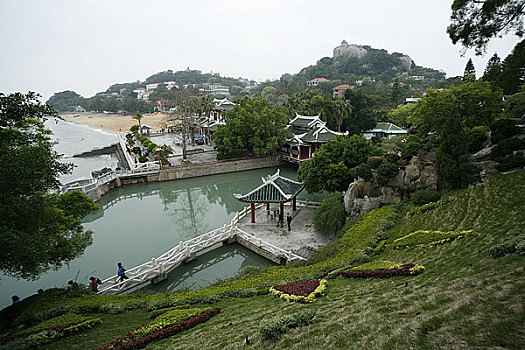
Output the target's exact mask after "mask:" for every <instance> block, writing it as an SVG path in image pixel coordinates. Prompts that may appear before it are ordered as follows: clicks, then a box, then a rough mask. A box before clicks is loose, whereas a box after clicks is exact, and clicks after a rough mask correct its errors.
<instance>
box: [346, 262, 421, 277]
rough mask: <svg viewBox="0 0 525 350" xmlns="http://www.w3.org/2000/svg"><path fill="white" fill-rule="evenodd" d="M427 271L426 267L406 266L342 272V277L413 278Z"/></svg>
mask: <svg viewBox="0 0 525 350" xmlns="http://www.w3.org/2000/svg"><path fill="white" fill-rule="evenodd" d="M424 270H425V267H424V266H421V265H416V264H412V263H410V264H404V265H401V267H399V268H394V269H389V270H365V271H359V270H348V271H342V272H341V276H343V277H347V278H374V277H378V278H389V277H394V276H411V275H418V274H420V273H421V272H423V271H424Z"/></svg>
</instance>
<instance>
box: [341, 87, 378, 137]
mask: <svg viewBox="0 0 525 350" xmlns="http://www.w3.org/2000/svg"><path fill="white" fill-rule="evenodd" d="M345 99H346V100H347V101H348V102H350V105H351V106H352V110H351V111H350V115H349V116H348V118H346V119H344V120H343V124H342V127H341V129H342V130H343V131H348V132H349V133H350V135H354V134H360V133H361V132H363V131H365V130H368V129H372V128H373V127H374V126H375V125H376V120H375V118H374V109H373V102H372V101H371V99H370V98H369V97H368V96H367V95H366V94H365V93H363V92H361V91H360V90H358V91H353V90H351V89H348V90H346V91H345Z"/></svg>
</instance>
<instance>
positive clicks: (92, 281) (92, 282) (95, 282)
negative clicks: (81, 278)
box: [68, 262, 129, 293]
mask: <svg viewBox="0 0 525 350" xmlns="http://www.w3.org/2000/svg"><path fill="white" fill-rule="evenodd" d="M117 267H118V270H117V275H118V282H122V281H124V280H127V279H128V278H129V277H128V276H126V268H125V267H124V265H122V263H120V262H119V263H118V264H117ZM102 283H103V282H102V281H101V280H100V278H98V277H95V276H91V277H89V286H90V287H91V290H92V291H93V293H98V286H100V285H101V284H102ZM68 284H69V285H70V286H71V287H72V288H75V287H78V283H77V282H74V281H73V280H70V281H69V282H68Z"/></svg>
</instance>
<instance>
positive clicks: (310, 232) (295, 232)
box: [239, 205, 328, 257]
mask: <svg viewBox="0 0 525 350" xmlns="http://www.w3.org/2000/svg"><path fill="white" fill-rule="evenodd" d="M265 208H266V206H263V207H262V208H260V209H257V210H256V211H255V224H252V223H250V217H251V216H250V213H248V215H246V216H245V217H244V218H242V219H241V220H240V221H239V228H241V229H242V230H244V231H246V232H247V233H249V234H252V235H254V236H256V237H258V238H260V239H262V240H263V241H266V242H268V243H271V244H273V245H275V246H277V247H279V248H282V249H284V250H291V251H292V252H293V253H295V254H298V255H300V256H303V257H308V255H309V254H310V253H311V252H312V251H314V250H317V249H319V248H320V247H322V246H323V245H325V244H326V243H327V242H328V239H326V238H325V236H323V235H322V234H320V233H319V232H317V231H316V230H315V228H314V225H313V215H314V210H315V209H314V208H305V207H299V206H298V207H297V211H296V212H295V213H294V214H292V216H293V220H292V224H291V230H290V231H288V228H287V225H286V214H287V213H292V207H291V206H287V205H285V206H284V225H283V228H281V227H277V218H274V217H273V215H272V212H273V209H275V210H278V205H273V206H270V214H268V213H267V212H266V209H265Z"/></svg>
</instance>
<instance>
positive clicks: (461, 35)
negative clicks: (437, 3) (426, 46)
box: [447, 0, 525, 55]
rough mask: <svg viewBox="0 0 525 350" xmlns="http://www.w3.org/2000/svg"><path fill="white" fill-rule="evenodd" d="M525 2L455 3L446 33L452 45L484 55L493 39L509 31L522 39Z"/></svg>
mask: <svg viewBox="0 0 525 350" xmlns="http://www.w3.org/2000/svg"><path fill="white" fill-rule="evenodd" d="M524 14H525V2H523V0H454V2H453V3H452V15H451V16H450V20H451V23H450V25H449V26H448V27H447V33H448V35H449V37H450V39H451V40H452V43H454V44H457V43H460V44H461V45H462V46H463V47H464V48H465V49H471V48H474V49H475V52H476V54H477V55H481V54H483V53H485V49H486V47H487V44H488V42H489V41H490V39H492V38H494V37H497V36H499V35H501V34H505V33H507V32H512V33H513V34H515V35H517V36H519V37H521V36H523V15H524Z"/></svg>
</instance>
